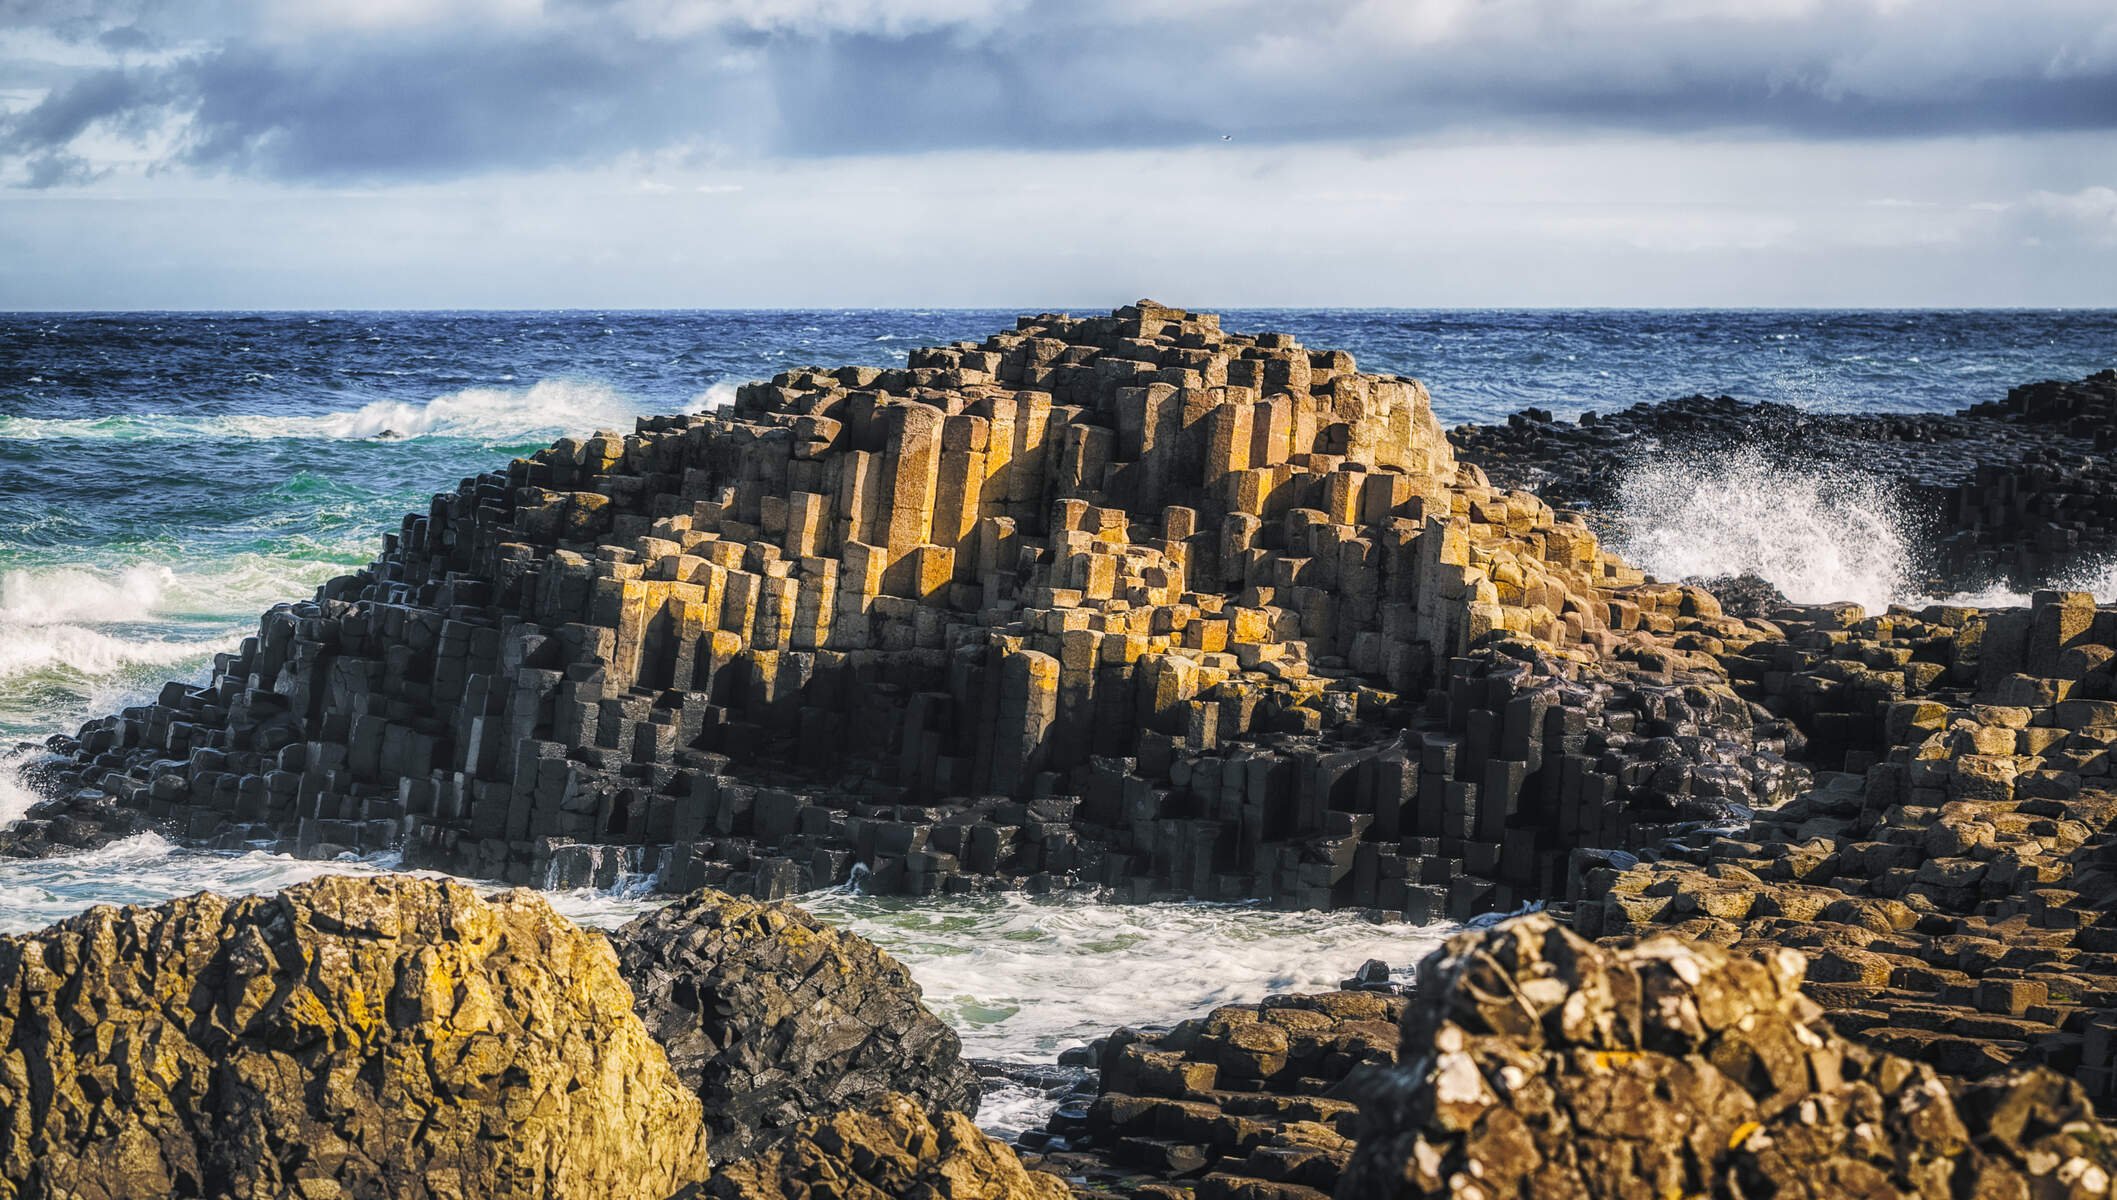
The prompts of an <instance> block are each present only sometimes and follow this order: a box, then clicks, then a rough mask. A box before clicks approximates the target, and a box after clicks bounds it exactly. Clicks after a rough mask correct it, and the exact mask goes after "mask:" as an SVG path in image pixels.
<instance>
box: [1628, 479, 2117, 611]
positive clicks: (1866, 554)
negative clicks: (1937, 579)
mask: <svg viewBox="0 0 2117 1200" xmlns="http://www.w3.org/2000/svg"><path fill="white" fill-rule="evenodd" d="M1615 517H1616V521H1615V525H1616V529H1615V531H1614V533H1613V536H1612V537H1611V539H1610V544H1611V548H1612V549H1614V550H1616V551H1617V552H1618V553H1620V554H1622V555H1624V556H1625V558H1626V559H1627V560H1628V561H1630V562H1631V563H1632V564H1633V565H1635V566H1637V567H1639V568H1640V569H1641V570H1644V571H1646V572H1648V573H1649V574H1652V575H1654V576H1657V577H1659V578H1662V579H1710V578H1715V577H1718V576H1729V575H1745V574H1746V575H1756V576H1758V577H1760V578H1762V579H1764V580H1767V581H1768V582H1770V583H1771V584H1772V586H1774V587H1776V588H1778V589H1779V591H1780V593H1781V594H1783V595H1785V596H1786V598H1787V599H1789V600H1791V601H1793V602H1794V603H1796V604H1829V603H1836V602H1840V601H1851V602H1852V603H1854V604H1858V605H1859V606H1861V607H1862V608H1864V609H1866V610H1867V611H1869V612H1879V611H1881V610H1882V609H1884V608H1887V607H1888V606H1889V605H1891V604H1904V605H1909V606H1912V607H1919V606H1922V605H1926V604H1932V603H1936V602H1941V601H1945V602H1947V603H1951V604H1969V605H1977V606H1981V607H1988V608H1999V607H2008V606H2018V605H2024V604H2027V603H2028V602H2029V597H2028V596H2027V595H2026V594H2024V593H2022V592H2018V591H2014V590H2012V589H2010V588H2005V587H1985V588H1981V589H1975V590H1966V591H1960V592H1950V593H1945V594H1942V595H1933V594H1930V593H1928V592H1926V591H1925V590H1924V586H1923V584H1922V582H1921V581H1919V580H1918V579H1917V578H1916V576H1915V572H1914V569H1913V562H1914V559H1915V554H1914V547H1915V544H1916V542H1915V533H1914V530H1913V524H1912V522H1911V521H1910V519H1909V518H1908V517H1907V516H1906V515H1905V512H1904V508H1903V505H1902V502H1901V500H1900V499H1899V497H1898V495H1897V493H1896V491H1895V489H1894V487H1893V486H1892V485H1891V483H1890V482H1889V481H1888V480H1885V479H1882V478H1880V477H1878V476H1874V475H1868V474H1864V473H1861V472H1858V471H1851V470H1847V469H1845V468H1843V467H1830V468H1821V467H1808V466H1804V465H1801V464H1799V463H1796V462H1790V461H1787V460H1785V459H1783V458H1779V457H1776V456H1773V455H1770V454H1767V453H1766V452H1765V451H1762V450H1759V449H1756V448H1749V449H1744V450H1739V451H1734V452H1729V453H1715V454H1705V455H1699V456H1696V457H1692V458H1680V459H1679V458H1674V457H1667V456H1663V457H1656V458H1652V459H1648V460H1645V461H1642V462H1639V463H1635V464H1633V465H1632V466H1631V467H1630V468H1628V469H1627V470H1626V471H1625V473H1624V475H1623V476H1622V478H1621V480H1620V481H1619V484H1618V489H1617V508H1616V512H1615ZM2049 586H2051V587H2055V588H2062V589H2066V590H2070V591H2083V592H2092V593H2094V595H2095V597H2096V599H2098V600H2100V601H2102V602H2104V603H2117V562H2096V563H2083V564H2079V565H2077V566H2076V567H2074V568H2073V569H2072V570H2069V571H2065V572H2061V573H2060V574H2059V575H2058V576H2057V577H2056V578H2054V579H2052V580H2051V581H2050V584H2049Z"/></svg>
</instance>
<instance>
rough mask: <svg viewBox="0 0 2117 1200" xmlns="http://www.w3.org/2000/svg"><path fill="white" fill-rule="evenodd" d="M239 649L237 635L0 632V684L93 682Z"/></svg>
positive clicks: (43, 629)
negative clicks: (35, 679) (48, 678)
mask: <svg viewBox="0 0 2117 1200" xmlns="http://www.w3.org/2000/svg"><path fill="white" fill-rule="evenodd" d="M241 644H242V637H241V635H239V634H229V635H227V636H224V637H215V638H210V639H204V640H198V641H186V640H181V639H165V638H128V637H121V636H118V635H116V634H109V633H104V632H102V631H101V630H97V629H89V628H86V627H84V626H80V625H39V626H33V627H30V628H27V629H19V630H0V683H9V684H13V683H17V682H19V681H20V680H22V679H24V678H25V677H28V676H33V675H59V676H66V677H71V678H95V677H98V676H106V675H113V674H116V673H117V672H119V671H122V670H125V669H127V668H131V667H174V666H178V665H180V664H192V663H198V662H201V661H203V660H204V659H206V658H207V657H209V656H211V655H213V654H216V653H219V652H221V651H224V650H233V649H235V648H236V647H237V646H239V645H241Z"/></svg>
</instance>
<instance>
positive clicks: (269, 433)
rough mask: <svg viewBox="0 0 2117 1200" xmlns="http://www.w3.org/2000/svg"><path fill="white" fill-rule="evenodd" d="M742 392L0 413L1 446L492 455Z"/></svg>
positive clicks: (570, 389)
mask: <svg viewBox="0 0 2117 1200" xmlns="http://www.w3.org/2000/svg"><path fill="white" fill-rule="evenodd" d="M735 386H736V385H735V384H734V383H733V382H731V381H727V380H722V381H719V382H716V383H713V384H711V385H709V386H707V387H706V388H704V389H703V390H702V391H700V392H698V393H697V394H696V395H694V396H692V397H691V398H689V399H688V400H687V401H685V402H684V403H682V404H680V405H673V406H667V407H666V408H665V407H664V406H660V405H656V404H653V403H651V402H648V401H643V400H641V399H639V398H638V397H635V396H630V395H627V394H626V393H624V392H621V391H619V390H617V389H616V388H613V387H610V386H609V385H607V384H602V383H596V382H592V381H587V380H577V379H546V380H541V381H539V382H537V383H535V384H532V385H530V386H529V387H526V388H510V387H474V388H463V389H461V390H458V391H453V392H445V393H443V394H441V395H439V396H435V397H433V398H431V399H427V400H396V399H389V400H371V401H369V402H368V403H366V404H363V405H361V406H360V407H358V408H353V409H347V410H345V411H341V412H323V413H312V414H306V415H301V416H281V415H278V414H270V413H232V414H223V415H219V416H191V415H185V414H178V413H155V412H148V413H138V414H133V415H128V416H118V417H78V418H76V417H17V416H8V415H6V414H0V438H7V439H10V440H13V441H23V442H29V441H53V440H73V441H169V440H177V441H196V440H200V439H211V438H223V439H226V438H234V439H247V440H257V441H272V440H278V439H296V440H322V441H333V440H335V441H361V440H368V439H374V438H384V439H403V440H411V439H415V438H450V439H455V440H459V441H468V442H478V443H482V444H485V445H489V446H497V445H514V444H519V443H524V442H529V441H542V440H548V439H551V438H555V437H559V436H562V435H565V434H585V433H589V432H592V431H594V430H597V429H618V430H622V431H626V432H630V431H631V429H632V423H633V421H634V420H635V419H636V418H638V417H641V416H649V415H654V414H656V413H657V412H661V411H668V412H680V413H701V412H711V411H713V410H714V409H717V408H722V407H725V406H726V405H728V404H729V403H731V402H732V401H733V400H734V399H735Z"/></svg>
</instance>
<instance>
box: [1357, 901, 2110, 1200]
mask: <svg viewBox="0 0 2117 1200" xmlns="http://www.w3.org/2000/svg"><path fill="white" fill-rule="evenodd" d="M1805 970H1806V959H1805V957H1804V956H1803V955H1801V954H1800V953H1799V952H1798V951H1794V950H1791V949H1781V950H1778V951H1776V952H1771V953H1767V954H1765V955H1763V956H1761V957H1747V956H1743V955H1739V954H1733V953H1730V952H1728V951H1727V950H1724V949H1722V948H1720V947H1718V946H1715V945H1712V944H1709V943H1694V942H1689V941H1685V940H1683V939H1681V938H1677V937H1673V936H1666V935H1664V936H1658V937H1653V938H1649V939H1646V940H1645V941H1642V942H1639V943H1638V944H1636V945H1634V946H1632V947H1630V948H1626V949H1612V948H1609V947H1605V946H1599V945H1596V944H1595V943H1592V942H1588V941H1586V940H1584V939H1582V938H1580V937H1578V936H1576V935H1574V934H1573V933H1571V932H1570V931H1568V930H1567V929H1565V928H1564V927H1563V926H1562V925H1560V924H1559V923H1558V922H1557V921H1555V920H1554V919H1552V918H1551V917H1549V916H1546V915H1543V914H1536V915H1532V916H1527V917H1520V918H1515V919H1513V920H1509V921H1506V922H1503V923H1501V924H1499V925H1497V926H1495V927H1493V928H1492V929H1489V930H1482V931H1475V932H1470V933H1466V934H1462V935H1460V936H1458V937H1456V938H1454V939H1451V940H1450V942H1449V943H1448V945H1447V946H1446V948H1445V949H1443V950H1441V951H1439V952H1436V953H1435V954H1433V955H1431V956H1429V957H1428V958H1427V960H1426V961H1425V962H1423V963H1422V964H1421V965H1420V971H1419V976H1420V978H1419V990H1418V1000H1417V1002H1415V1003H1414V1004H1413V1005H1412V1006H1411V1007H1410V1008H1409V1009H1408V1010H1407V1012H1406V1015H1405V1019H1404V1040H1403V1047H1402V1051H1401V1056H1400V1062H1401V1064H1402V1065H1400V1066H1399V1067H1397V1068H1395V1069H1393V1070H1391V1071H1388V1072H1384V1073H1381V1074H1379V1075H1378V1076H1377V1077H1376V1078H1375V1079H1373V1080H1372V1081H1371V1083H1370V1086H1369V1088H1368V1093H1369V1094H1368V1096H1367V1097H1366V1101H1365V1104H1364V1106H1363V1126H1362V1130H1361V1136H1360V1139H1359V1145H1358V1148H1357V1150H1356V1151H1355V1153H1354V1155H1353V1158H1352V1161H1351V1163H1350V1165H1349V1166H1348V1168H1347V1170H1346V1172H1345V1174H1344V1176H1343V1178H1342V1179H1341V1180H1340V1182H1339V1185H1338V1189H1337V1195H1338V1196H1339V1197H1342V1198H1346V1200H1351V1198H1355V1197H1357V1198H1360V1200H1374V1198H1378V1197H1390V1196H1405V1197H1408V1196H1438V1195H1451V1196H1460V1197H1483V1198H1486V1200H1499V1198H1501V1197H1532V1196H1533V1197H1536V1198H1537V1200H1554V1198H1558V1197H1584V1198H1585V1197H1630V1196H1640V1197H1647V1196H1653V1197H1662V1196H1699V1195H1711V1196H1729V1197H1764V1196H1783V1197H1795V1196H1799V1197H1818V1198H1820V1197H1826V1196H1830V1197H1847V1196H1852V1197H1900V1196H1904V1197H1909V1196H1917V1197H1933V1198H1935V1200H1939V1198H1941V1197H1962V1196H1977V1197H1984V1196H1992V1197H1999V1196H2007V1197H2032V1196H2034V1197H2045V1196H2050V1197H2059V1196H2063V1197H2090V1196H2102V1195H2107V1194H2108V1192H2109V1188H2110V1185H2111V1178H2112V1173H2113V1162H2112V1145H2113V1143H2112V1141H2111V1132H2110V1130H2109V1129H2108V1128H2107V1127H2105V1126H2103V1125H2101V1124H2100V1123H2099V1122H2097V1121H2096V1119H2095V1116H2094V1113H2093V1110H2092V1108H2091V1107H2090V1105H2089V1103H2088V1101H2087V1099H2086V1096H2085V1095H2084V1094H2083V1093H2082V1091H2081V1090H2080V1088H2079V1086H2078V1085H2077V1084H2076V1083H2074V1082H2073V1081H2071V1080H2068V1079H2065V1078H2063V1077H2061V1076H2059V1075H2057V1074H2055V1073H2053V1072H2051V1071H2048V1070H2045V1069H2042V1068H2037V1069H2033V1070H2026V1071H2016V1072H2010V1073H2006V1074H2003V1075H1995V1076H1992V1077H1989V1078H1987V1079H1983V1080H1979V1081H1977V1082H1974V1083H1967V1084H1965V1083H1960V1082H1955V1081H1950V1080H1948V1079H1945V1078H1944V1077H1942V1076H1939V1075H1937V1074H1936V1073H1934V1071H1933V1070H1932V1068H1930V1067H1928V1066H1925V1065H1924V1064H1918V1063H1913V1062H1911V1061H1909V1060H1907V1059H1903V1058H1900V1057H1897V1056H1895V1055H1892V1054H1888V1053H1886V1052H1881V1051H1878V1050H1875V1049H1872V1048H1870V1047H1867V1046H1864V1045H1861V1044H1859V1043H1855V1042H1851V1041H1848V1040H1846V1039H1844V1038H1842V1037H1839V1036H1838V1035H1837V1034H1835V1033H1834V1032H1833V1031H1832V1030H1831V1028H1830V1026H1829V1024H1828V1023H1827V1022H1826V1021H1825V1020H1824V1019H1823V1016H1822V1012H1821V1010H1820V1009H1819V1008H1818V1006H1817V1005H1816V1004H1815V1003H1814V1002H1812V1001H1810V1000H1809V999H1807V998H1806V997H1805V996H1803V995H1802V993H1801V990H1800V989H1801V983H1802V978H1803V974H1804V972H1805Z"/></svg>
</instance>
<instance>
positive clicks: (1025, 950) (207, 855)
mask: <svg viewBox="0 0 2117 1200" xmlns="http://www.w3.org/2000/svg"><path fill="white" fill-rule="evenodd" d="M29 801H30V798H29V796H28V794H27V793H26V792H24V791H23V790H22V789H21V787H20V785H19V784H17V783H16V782H15V781H14V780H13V779H12V778H11V777H10V775H9V774H8V772H7V771H6V769H5V764H0V818H5V817H9V816H14V815H19V813H20V809H21V808H26V807H27V806H28V804H29ZM397 867H398V863H397V859H396V857H395V856H394V855H375V856H370V857H367V858H357V859H356V858H351V857H345V858H340V859H336V860H333V861H330V862H312V861H304V860H301V859H295V858H290V857H287V856H286V855H282V854H273V853H270V852H267V851H263V850H250V851H245V852H241V853H232V852H225V851H207V850H193V849H188V848H185V847H181V846H176V845H173V844H171V843H170V842H168V841H166V840H164V839H163V838H161V837H158V836H156V835H154V834H141V835H139V836H137V837H131V838H127V839H125V840H123V841H121V842H115V843H112V844H111V845H109V846H106V847H104V848H102V849H100V850H94V851H90V852H88V853H84V854H76V855H68V856H64V857H60V858H53V859H44V860H38V861H30V862H9V861H4V860H0V934H8V933H23V932H28V931H31V930H35V929H39V928H42V927H43V926H45V925H47V924H50V923H51V922H53V921H58V920H63V919H65V918H66V917H69V916H72V915H74V914H76V913H78V912H81V911H82V910H83V909H86V908H88V907H89V906H91V905H94V904H154V903H159V902H161V901H163V900H167V899H169V898H171V897H175V896H184V895H189V894H191V893H193V892H197V891H201V890H210V891H215V892H220V893H222V894H224V895H247V894H254V893H261V892H272V891H277V890H279V889H281V888H284V887H287V886H289V885H292V884H295V883H299V882H301V881H303V880H307V879H314V878H316V877H318V876H321V875H330V874H351V875H372V874H377V873H381V872H385V871H391V870H395V869H397ZM415 874H420V875H425V876H427V877H429V878H440V876H436V875H433V873H431V872H424V871H421V872H415ZM464 882H466V883H469V884H471V886H473V887H476V888H478V889H480V890H482V891H487V892H491V891H497V890H499V888H500V886H501V885H498V884H492V883H485V882H479V881H473V880H465V881H464ZM546 898H547V899H548V900H549V901H550V902H551V904H552V907H553V908H555V909H557V910H558V911H559V912H560V913H562V914H564V915H565V916H567V917H568V918H570V919H572V920H574V921H576V922H578V923H580V924H582V925H585V926H589V927H591V928H600V929H610V928H615V927H616V926H618V925H620V924H622V923H624V922H625V921H628V920H630V919H631V918H633V917H635V916H637V915H639V914H640V913H643V912H646V911H648V910H650V909H652V908H655V907H658V906H659V905H661V904H662V903H665V902H666V898H663V897H655V896H649V895H645V894H642V892H641V891H640V890H639V889H638V888H637V887H627V888H620V889H616V890H613V891H609V892H597V891H588V890H580V891H569V892H551V893H546ZM798 902H799V903H801V904H802V905H804V906H806V907H807V908H809V909H810V910H811V911H813V912H814V913H815V914H816V915H817V916H819V917H821V918H822V919H823V920H825V921H827V922H829V923H830V924H832V925H836V926H839V927H841V928H845V929H849V930H851V931H853V932H855V933H858V934H860V935H862V936H863V937H866V938H868V939H870V940H872V941H874V942H875V943H876V944H878V945H880V946H881V947H882V948H883V949H885V950H887V951H889V952H890V953H891V954H893V955H895V956H896V957H897V958H898V959H899V960H901V961H902V962H903V963H904V964H905V966H906V967H908V968H909V969H910V970H911V973H912V978H913V979H914V980H916V981H917V982H918V984H919V986H920V988H921V990H922V991H923V992H924V994H925V1000H926V1003H927V1005H928V1007H930V1008H932V1009H933V1010H934V1011H935V1012H936V1013H937V1014H939V1015H940V1016H941V1018H942V1019H943V1020H945V1021H947V1022H948V1023H949V1024H950V1025H951V1026H953V1027H954V1028H955V1029H956V1031H957V1032H958V1033H959V1034H960V1035H961V1036H962V1039H963V1052H964V1054H965V1055H966V1056H969V1057H971V1058H977V1059H987V1060H999V1061H1005V1062H1015V1063H1049V1062H1051V1061H1052V1059H1053V1058H1054V1057H1055V1055H1056V1054H1057V1052H1058V1051H1059V1050H1061V1049H1064V1048H1066V1047H1068V1046H1075V1045H1080V1044H1083V1043H1085V1042H1087V1041H1088V1040H1090V1039H1092V1038H1096V1037H1100V1036H1102V1035H1104V1034H1107V1033H1109V1032H1110V1031H1112V1030H1113V1029H1116V1028H1118V1027H1119V1026H1123V1025H1131V1026H1134V1027H1139V1026H1166V1025H1170V1024H1173V1023H1175V1022H1177V1021H1180V1020H1183V1019H1184V1018H1187V1017H1193V1016H1200V1015H1203V1014H1204V1013H1205V1012H1206V1011H1207V1010H1208V1009H1210V1008H1212V1007H1214V1006H1216V1005H1221V1004H1234V1003H1243V1002H1250V1001H1255V1000H1258V999H1261V998H1262V997H1263V996H1265V995H1266V994H1267V993H1270V992H1280V991H1318V990H1327V989H1329V988H1332V987H1334V986H1336V984H1337V981H1338V980H1340V979H1342V978H1344V977H1345V976H1347V975H1349V974H1350V973H1352V971H1353V970H1354V969H1355V968H1357V967H1358V966H1359V965H1360V964H1361V963H1362V962H1363V961H1365V960H1367V959H1370V958H1379V959H1382V960H1384V961H1385V962H1388V963H1389V964H1390V965H1391V966H1393V967H1397V968H1399V969H1402V968H1406V967H1409V966H1410V965H1412V964H1413V963H1415V962H1416V961H1417V960H1418V959H1419V958H1420V957H1422V956H1423V955H1424V954H1425V953H1426V952H1427V951H1429V950H1431V949H1433V948H1434V947H1435V946H1437V945H1438V944H1439V943H1440V941H1441V939H1442V938H1443V937H1445V936H1446V935H1447V934H1448V933H1449V932H1452V931H1453V927H1443V926H1434V927H1430V928H1425V929H1418V928H1413V927H1411V926H1407V925H1377V924H1373V923H1370V922H1368V921H1365V920H1363V919H1361V918H1360V917H1358V916H1357V915H1354V914H1351V913H1344V912H1338V913H1324V912H1272V911H1268V910H1264V909H1261V908H1257V907H1254V906H1246V905H1219V904H1151V905H1132V904H1108V903H1104V902H1102V901H1099V900H1097V899H1094V898H1092V897H1089V896H1085V895H1080V894H1066V895H1061V896H1045V897H1030V896H1024V895H1017V894H1007V895H997V896H978V897H953V898H947V899H923V900H913V899H907V898H880V897H868V896H860V895H857V894H854V893H852V892H850V891H845V890H836V891H828V892H818V893H813V894H810V895H807V896H802V897H799V898H798ZM987 1090H988V1095H987V1097H986V1100H985V1103H984V1105H983V1107H981V1109H980V1111H979V1113H978V1119H979V1122H980V1124H982V1125H983V1126H984V1127H985V1128H986V1129H988V1130H990V1131H992V1132H994V1133H996V1134H1000V1135H1002V1136H1011V1135H1013V1134H1015V1133H1018V1132H1020V1131H1021V1130H1023V1129H1028V1128H1034V1127H1037V1126H1040V1125H1041V1124H1042V1123H1043V1121H1044V1119H1045V1117H1047V1116H1048V1115H1049V1114H1050V1111H1051V1108H1052V1106H1053V1104H1054V1103H1056V1102H1055V1100H1053V1099H1052V1098H1050V1097H1048V1096H1046V1095H1044V1094H1043V1093H1042V1092H1041V1091H1039V1090H1036V1089H1033V1088H1028V1087H1024V1086H1021V1085H1018V1084H1015V1083H1011V1082H1006V1081H997V1082H993V1081H988V1089H987Z"/></svg>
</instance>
